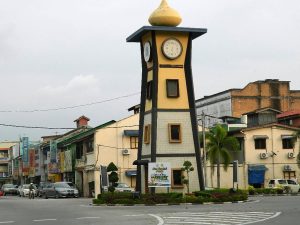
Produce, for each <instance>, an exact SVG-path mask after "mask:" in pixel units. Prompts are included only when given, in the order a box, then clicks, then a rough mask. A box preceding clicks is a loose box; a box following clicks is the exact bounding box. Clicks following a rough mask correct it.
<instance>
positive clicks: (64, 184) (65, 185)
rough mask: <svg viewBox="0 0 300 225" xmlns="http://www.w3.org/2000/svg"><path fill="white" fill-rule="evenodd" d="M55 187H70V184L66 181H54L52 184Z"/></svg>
mask: <svg viewBox="0 0 300 225" xmlns="http://www.w3.org/2000/svg"><path fill="white" fill-rule="evenodd" d="M54 186H55V187H57V188H70V186H69V185H68V184H67V183H56V184H54Z"/></svg>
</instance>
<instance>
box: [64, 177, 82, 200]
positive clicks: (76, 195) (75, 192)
mask: <svg viewBox="0 0 300 225" xmlns="http://www.w3.org/2000/svg"><path fill="white" fill-rule="evenodd" d="M61 183H66V184H67V185H69V186H70V188H72V189H73V190H74V197H75V198H78V197H79V190H78V188H77V187H76V185H75V184H73V183H72V182H68V181H66V182H61Z"/></svg>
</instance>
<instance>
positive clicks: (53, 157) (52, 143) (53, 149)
mask: <svg viewBox="0 0 300 225" xmlns="http://www.w3.org/2000/svg"><path fill="white" fill-rule="evenodd" d="M56 154H57V143H56V141H54V140H51V141H50V163H56V162H57V161H56V158H57V156H56Z"/></svg>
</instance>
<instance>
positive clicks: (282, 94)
mask: <svg viewBox="0 0 300 225" xmlns="http://www.w3.org/2000/svg"><path fill="white" fill-rule="evenodd" d="M196 108H197V114H198V115H199V116H200V115H201V113H202V112H204V113H205V114H207V115H211V116H212V117H209V118H208V119H207V121H206V123H207V125H208V126H212V125H213V124H215V123H217V122H219V121H220V119H218V118H220V117H223V116H232V117H239V118H240V117H241V116H242V115H243V114H245V113H248V112H251V111H255V110H257V109H261V108H273V109H275V110H278V111H282V112H285V111H290V110H297V109H299V108H300V91H299V90H290V82H289V81H280V80H277V79H266V80H259V81H255V82H251V83H249V84H247V85H246V86H245V87H244V88H242V89H229V90H226V91H223V92H220V93H217V94H214V95H210V96H205V97H204V98H201V99H198V100H196Z"/></svg>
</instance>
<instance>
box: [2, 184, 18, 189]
mask: <svg viewBox="0 0 300 225" xmlns="http://www.w3.org/2000/svg"><path fill="white" fill-rule="evenodd" d="M3 186H4V187H5V188H14V187H15V185H13V184H4V185H3Z"/></svg>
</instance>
